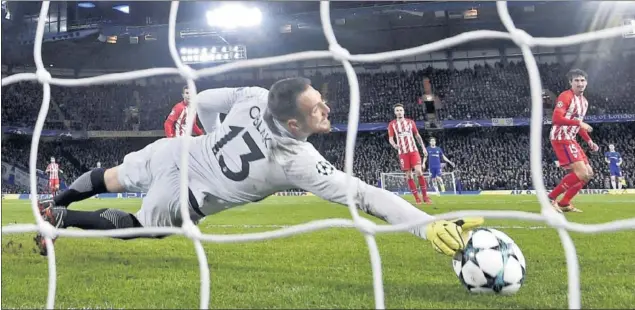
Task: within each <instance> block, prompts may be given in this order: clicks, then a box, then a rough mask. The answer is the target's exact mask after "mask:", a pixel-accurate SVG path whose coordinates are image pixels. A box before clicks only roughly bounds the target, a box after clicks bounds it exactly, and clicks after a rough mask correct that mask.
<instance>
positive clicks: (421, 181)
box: [417, 175, 428, 197]
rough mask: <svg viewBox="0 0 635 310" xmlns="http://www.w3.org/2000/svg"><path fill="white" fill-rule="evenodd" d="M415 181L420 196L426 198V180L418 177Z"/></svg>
mask: <svg viewBox="0 0 635 310" xmlns="http://www.w3.org/2000/svg"><path fill="white" fill-rule="evenodd" d="M417 181H419V187H420V188H421V195H422V196H423V197H426V196H428V184H426V179H425V178H424V177H423V176H421V175H420V176H419V177H418V178H417Z"/></svg>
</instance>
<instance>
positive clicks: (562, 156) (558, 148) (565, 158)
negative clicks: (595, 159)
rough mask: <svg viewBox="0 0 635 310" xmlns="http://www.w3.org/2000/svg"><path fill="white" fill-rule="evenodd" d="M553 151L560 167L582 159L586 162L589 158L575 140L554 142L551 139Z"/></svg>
mask: <svg viewBox="0 0 635 310" xmlns="http://www.w3.org/2000/svg"><path fill="white" fill-rule="evenodd" d="M551 146H552V147H553V151H554V152H555V153H556V157H557V158H558V163H559V164H560V167H566V166H568V165H570V164H572V163H574V162H576V161H584V163H586V164H588V163H589V159H588V158H587V157H586V154H585V153H584V151H583V150H582V148H581V147H580V144H578V142H576V141H567V142H556V141H551Z"/></svg>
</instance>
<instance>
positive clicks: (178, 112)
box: [163, 101, 203, 138]
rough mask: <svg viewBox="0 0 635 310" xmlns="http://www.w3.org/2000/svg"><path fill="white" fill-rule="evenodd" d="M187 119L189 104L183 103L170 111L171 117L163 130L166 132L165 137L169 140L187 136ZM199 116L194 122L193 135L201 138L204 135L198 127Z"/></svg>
mask: <svg viewBox="0 0 635 310" xmlns="http://www.w3.org/2000/svg"><path fill="white" fill-rule="evenodd" d="M186 118H187V104H185V102H183V101H181V102H179V103H177V104H176V105H175V106H174V107H173V108H172V111H170V115H168V118H167V119H166V120H165V122H164V123H163V129H164V130H165V136H166V137H168V138H172V137H180V136H183V135H185V120H186ZM197 120H198V116H197V117H196V119H195V120H194V127H192V133H193V134H194V135H197V136H200V135H202V134H203V130H202V129H201V128H200V127H198V124H197V123H196V121H197Z"/></svg>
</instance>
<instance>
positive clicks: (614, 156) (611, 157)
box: [604, 144, 623, 189]
mask: <svg viewBox="0 0 635 310" xmlns="http://www.w3.org/2000/svg"><path fill="white" fill-rule="evenodd" d="M604 161H606V163H608V164H609V171H610V172H611V186H612V187H613V189H622V179H623V178H622V169H620V166H621V165H622V156H621V155H620V153H618V152H616V151H615V145H613V144H609V151H608V152H606V153H604ZM616 179H617V182H616Z"/></svg>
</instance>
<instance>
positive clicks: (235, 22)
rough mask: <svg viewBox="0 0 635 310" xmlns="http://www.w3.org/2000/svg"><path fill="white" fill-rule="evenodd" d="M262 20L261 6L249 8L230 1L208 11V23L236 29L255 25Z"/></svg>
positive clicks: (213, 25)
mask: <svg viewBox="0 0 635 310" xmlns="http://www.w3.org/2000/svg"><path fill="white" fill-rule="evenodd" d="M261 22H262V13H261V12H260V9H259V8H256V7H253V8H248V7H245V6H243V5H242V4H239V3H229V4H226V5H223V6H221V7H219V8H217V9H213V10H211V11H208V12H207V24H209V25H210V26H212V27H220V28H227V29H235V28H240V27H245V28H247V27H255V26H258V25H260V23H261Z"/></svg>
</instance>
